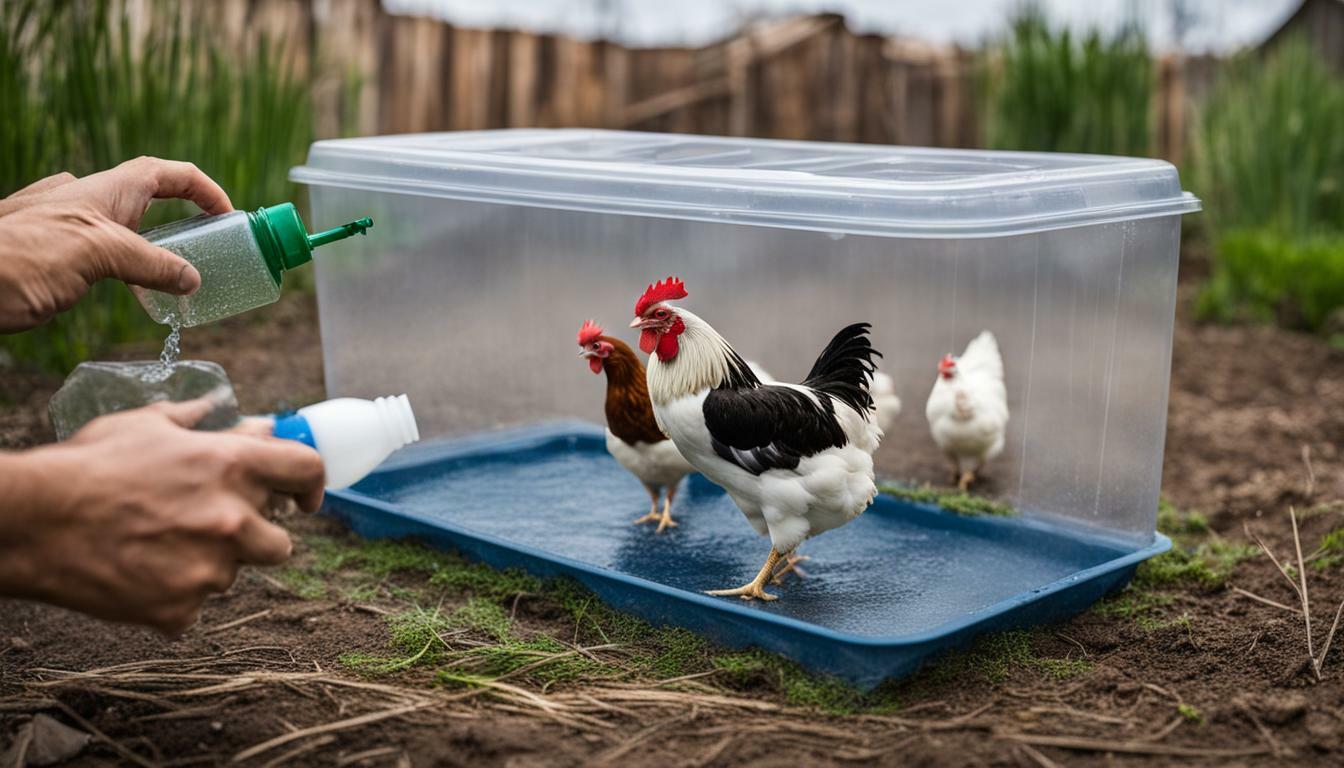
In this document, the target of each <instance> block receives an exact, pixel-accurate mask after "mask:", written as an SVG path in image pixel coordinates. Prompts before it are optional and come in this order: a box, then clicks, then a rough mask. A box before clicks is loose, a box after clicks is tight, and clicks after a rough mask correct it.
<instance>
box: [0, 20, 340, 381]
mask: <svg viewBox="0 0 1344 768" xmlns="http://www.w3.org/2000/svg"><path fill="white" fill-rule="evenodd" d="M128 6H129V4H122V3H118V2H114V1H113V0H87V1H80V0H55V1H54V2H40V1H33V0H5V1H4V2H0V111H2V112H3V114H4V115H5V117H4V119H3V120H0V195H6V194H9V193H10V192H12V191H14V190H15V189H18V188H20V187H22V186H24V185H26V184H28V183H30V182H32V181H34V180H36V179H38V178H41V177H43V176H46V175H49V174H52V173H56V172H58V171H70V172H71V173H74V174H76V175H84V174H87V173H91V172H94V171H98V170H102V169H105V168H110V167H112V166H114V165H116V164H117V163H119V162H121V161H123V160H127V159H130V158H133V157H136V156H138V155H156V156H159V157H167V158H173V159H181V160H189V161H191V162H194V163H195V164H196V165H197V166H199V167H200V168H201V169H202V170H203V171H205V172H206V173H207V174H209V175H210V176H212V177H213V178H215V179H216V180H217V181H219V183H220V184H221V185H222V186H223V187H224V189H225V190H227V191H228V193H229V196H230V198H231V199H232V201H233V203H234V206H235V207H238V208H255V207H258V206H261V205H266V204H271V203H275V202H279V201H284V200H294V199H296V198H298V197H299V196H300V192H301V190H300V189H299V188H297V187H296V186H295V185H293V184H291V183H290V182H289V181H288V180H287V175H288V169H289V167H290V166H292V165H294V164H296V163H297V162H300V161H302V160H303V158H304V155H305V153H306V151H307V148H308V145H309V143H310V142H311V140H312V138H313V108H312V100H311V97H310V88H309V84H308V82H307V81H306V79H305V78H304V77H303V76H302V75H300V74H299V73H298V71H297V68H296V67H295V66H294V65H293V62H292V60H291V58H290V57H289V56H287V51H286V47H285V44H284V41H277V40H271V39H267V38H259V39H256V40H253V41H251V42H250V43H249V44H248V45H247V49H246V50H234V49H231V48H226V47H225V46H224V45H223V44H221V43H220V42H219V41H218V36H217V34H216V33H215V30H212V29H210V28H209V27H208V26H207V24H206V21H205V20H204V19H201V18H196V19H191V18H186V17H185V16H184V15H183V11H182V6H181V5H179V4H177V3H168V2H151V3H148V4H145V5H143V6H140V7H141V8H142V9H144V10H146V11H147V12H146V13H145V14H144V17H143V19H134V20H133V19H132V17H131V15H130V13H129V10H128ZM194 212H195V210H194V207H192V206H191V205H190V204H187V203H176V202H162V203H155V205H154V206H153V207H152V208H151V209H150V211H149V213H148V215H147V216H146V218H145V222H144V224H145V226H150V225H153V224H155V223H160V222H163V221H168V220H172V219H174V218H180V217H183V216H188V215H191V214H192V213H194ZM162 333H163V331H162V329H160V328H159V327H158V326H155V325H154V324H153V322H152V321H150V320H149V318H148V317H147V316H146V315H145V313H144V311H143V310H142V309H141V308H140V307H139V305H138V304H137V303H136V301H135V299H134V298H133V297H132V296H131V294H130V292H129V291H127V290H126V288H125V287H124V286H122V285H119V284H114V283H103V284H99V285H97V286H95V287H94V290H93V291H92V292H91V294H90V295H89V296H88V297H86V298H85V299H84V301H82V302H81V303H80V305H79V306H78V307H77V308H76V309H74V310H73V311H71V312H68V313H66V314H64V315H61V316H60V317H58V318H56V319H55V320H53V321H52V322H50V323H48V324H46V325H44V326H42V327H41V328H38V329H36V330H33V331H29V332H27V333H23V334H18V335H15V336H9V337H0V345H2V346H0V349H3V350H4V351H6V352H7V353H8V355H9V356H10V357H11V358H12V359H13V361H15V362H16V363H17V364H20V365H33V366H38V367H41V368H44V369H47V370H51V371H55V372H65V371H67V370H69V369H70V368H72V367H73V366H74V365H75V364H77V363H78V362H80V361H81V360H84V359H87V358H88V357H90V356H92V355H96V354H98V353H99V352H101V351H103V350H105V349H107V348H108V347H109V346H111V345H113V344H117V343H121V342H126V341H132V340H139V339H145V338H152V337H155V336H158V335H161V334H162Z"/></svg>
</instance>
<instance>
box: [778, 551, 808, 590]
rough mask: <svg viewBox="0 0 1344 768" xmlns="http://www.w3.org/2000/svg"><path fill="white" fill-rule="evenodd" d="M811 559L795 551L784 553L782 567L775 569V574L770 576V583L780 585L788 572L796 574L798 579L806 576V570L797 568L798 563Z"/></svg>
mask: <svg viewBox="0 0 1344 768" xmlns="http://www.w3.org/2000/svg"><path fill="white" fill-rule="evenodd" d="M811 559H812V558H810V557H808V556H807V555H800V554H798V553H797V552H796V551H794V552H790V553H789V554H787V555H784V567H782V568H780V569H779V570H777V571H775V574H774V575H773V576H771V577H770V583H771V584H775V585H782V584H783V583H784V577H785V576H787V575H789V574H790V573H792V574H793V575H795V576H797V577H798V578H800V579H805V578H807V571H804V570H803V569H802V568H799V567H798V564H799V563H802V562H806V561H808V560H811Z"/></svg>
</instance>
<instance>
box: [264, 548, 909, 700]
mask: <svg viewBox="0 0 1344 768" xmlns="http://www.w3.org/2000/svg"><path fill="white" fill-rule="evenodd" d="M309 549H310V550H311V557H310V558H308V559H309V560H310V562H309V564H308V565H307V566H306V567H302V568H297V569H292V570H293V573H292V574H291V575H292V577H293V578H294V579H295V580H296V581H297V582H302V583H304V584H309V585H312V584H316V585H318V586H320V585H321V584H322V583H323V582H324V581H331V582H340V581H342V580H346V581H350V582H352V583H354V585H355V586H354V587H350V588H346V589H345V590H344V592H343V594H344V595H346V596H347V597H354V596H359V597H361V598H364V599H369V598H371V597H372V596H374V595H375V594H385V595H388V596H394V597H399V598H400V599H404V601H405V602H406V603H408V607H407V608H406V609H404V610H402V611H399V612H397V613H395V614H392V615H390V616H388V617H387V618H386V623H387V627H388V634H389V640H388V646H387V650H386V652H384V653H347V654H345V655H343V656H341V657H340V661H341V663H342V664H343V665H344V666H346V667H347V668H349V669H352V670H356V671H359V672H361V673H364V674H371V675H385V674H391V673H396V672H401V671H404V670H408V669H412V668H419V669H430V670H433V673H434V680H435V681H436V682H437V683H439V684H442V685H451V686H467V687H470V686H482V685H489V684H490V683H491V682H492V681H495V680H499V679H501V678H505V677H508V678H509V680H510V682H516V681H519V680H522V681H527V682H531V683H533V684H536V685H539V686H542V687H548V686H550V685H554V684H559V683H565V682H575V681H598V680H604V679H611V678H614V677H621V678H622V679H630V678H633V679H645V680H648V681H650V682H663V681H672V680H676V679H677V678H681V677H685V676H688V675H697V674H701V673H706V672H711V673H715V674H713V675H712V679H713V680H714V681H715V682H717V683H719V684H721V685H723V686H725V687H727V688H729V689H744V688H748V687H751V688H752V689H753V690H759V689H760V688H762V687H763V688H765V689H766V690H774V691H776V692H777V693H778V694H779V695H780V696H781V697H782V698H783V699H784V700H785V701H787V702H788V703H790V704H792V705H794V706H799V707H807V708H814V709H818V710H821V711H824V712H829V713H850V712H858V711H866V712H873V711H888V710H892V709H894V708H896V706H897V701H896V698H895V695H894V694H893V693H892V688H891V687H890V686H888V687H884V688H879V689H878V690H877V691H874V692H868V693H865V692H862V691H860V690H859V689H857V688H855V687H854V686H851V685H849V684H848V683H846V682H844V681H842V680H839V679H837V678H833V677H829V676H826V675H817V674H813V673H810V672H808V671H806V670H804V669H803V668H802V667H800V666H799V665H797V664H796V663H794V662H792V661H789V660H787V659H785V658H783V657H781V656H777V655H774V654H771V653H767V652H765V651H760V650H756V649H748V650H742V651H729V650H726V649H723V648H719V647H716V646H714V645H712V644H711V643H709V642H707V641H706V640H704V639H703V638H701V637H699V636H698V635H696V634H694V633H693V632H691V631H689V630H687V629H683V628H681V627H672V626H653V625H651V624H649V623H648V622H645V621H643V620H641V619H638V618H636V617H634V616H631V615H629V614H626V613H622V612H620V611H617V610H615V609H613V608H611V607H610V606H608V605H607V604H605V603H603V602H602V601H601V600H600V599H599V598H598V597H597V596H596V595H594V594H593V593H592V592H590V591H588V590H587V589H585V588H584V587H583V586H582V585H580V584H578V583H577V582H574V581H570V580H564V579H560V580H555V581H551V582H547V583H542V582H541V581H540V580H538V579H535V578H533V577H531V576H529V575H527V574H524V573H520V572H511V571H497V570H494V569H492V568H490V567H488V566H485V565H482V564H479V563H469V562H466V561H465V560H462V559H461V558H459V557H457V556H455V555H450V554H444V553H440V552H436V551H434V550H430V549H427V548H425V547H422V546H420V545H418V544H415V543H412V542H387V541H378V542H359V541H351V542H344V541H339V540H336V539H327V538H324V539H313V540H311V541H309ZM398 574H400V575H401V576H403V577H404V576H406V575H411V576H426V577H428V578H426V579H425V585H424V587H423V588H421V589H419V590H417V589H411V588H407V587H399V586H397V585H396V584H394V583H392V582H389V581H388V580H387V577H389V576H394V575H398ZM371 577H373V578H371ZM402 580H403V581H404V578H403V579H402ZM324 593H325V591H324ZM520 593H527V594H530V595H533V596H534V598H535V602H536V603H538V604H539V605H538V606H537V608H538V609H539V610H541V611H542V612H544V613H548V614H554V613H556V612H558V613H559V615H561V616H564V617H565V619H566V620H567V622H568V623H571V624H572V637H573V643H574V645H570V644H569V643H566V642H565V641H564V640H562V639H559V638H557V637H552V636H550V635H547V634H542V633H530V634H529V633H526V632H523V631H521V630H520V629H519V628H518V627H517V626H516V623H515V622H514V621H513V620H512V619H511V618H510V613H509V611H508V610H506V609H505V607H504V605H502V604H501V603H503V602H504V601H508V600H511V599H512V598H513V597H515V596H517V595H518V594H520ZM436 595H437V598H436V597H435V596H436ZM314 596H317V597H320V596H322V595H321V594H315V595H314ZM447 596H465V597H466V600H465V602H462V603H460V604H459V605H457V606H456V607H453V608H426V607H424V606H425V604H426V603H427V602H428V601H429V600H430V599H439V600H441V599H443V598H445V597H447ZM548 604H549V607H548ZM464 641H465V642H464ZM592 647H601V648H603V649H604V652H603V653H602V654H601V655H600V656H599V657H598V658H602V659H603V660H600V661H599V660H597V658H594V657H593V656H590V655H588V654H587V653H584V652H581V651H580V650H579V648H592Z"/></svg>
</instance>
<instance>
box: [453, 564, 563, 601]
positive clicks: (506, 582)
mask: <svg viewBox="0 0 1344 768" xmlns="http://www.w3.org/2000/svg"><path fill="white" fill-rule="evenodd" d="M429 583H430V584H432V585H434V586H436V587H444V588H446V589H448V590H449V591H450V592H455V593H458V594H474V595H479V596H481V597H488V598H490V599H492V600H503V599H504V598H507V597H513V596H514V595H518V594H522V593H528V592H539V591H541V588H542V585H541V580H540V579H538V578H536V577H535V576H532V575H531V574H529V573H526V572H524V571H519V570H513V569H509V570H503V571H500V570H496V569H494V568H491V567H490V566H488V565H485V564H484V563H471V562H467V561H466V560H463V559H461V558H454V559H453V560H452V561H451V562H449V563H447V564H445V567H443V568H441V569H440V570H438V571H436V572H435V573H434V575H433V576H430V577H429Z"/></svg>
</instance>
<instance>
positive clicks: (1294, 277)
mask: <svg viewBox="0 0 1344 768" xmlns="http://www.w3.org/2000/svg"><path fill="white" fill-rule="evenodd" d="M1342 161H1344V159H1342ZM1341 182H1344V172H1341ZM1214 265H1215V266H1214V271H1213V275H1212V276H1211V277H1210V279H1209V282H1208V284H1207V285H1205V286H1204V288H1203V290H1202V291H1201V292H1200V294H1199V298H1198V301H1197V302H1196V305H1195V311H1196V312H1197V314H1198V315H1199V316H1200V317H1202V318H1204V319H1207V320H1214V321H1217V322H1246V321H1249V322H1264V323H1271V322H1272V323H1278V324H1279V325H1281V326H1284V327H1287V328H1295V329H1298V330H1305V331H1326V330H1334V331H1335V332H1338V330H1339V327H1340V326H1341V324H1342V323H1344V314H1342V313H1341V308H1344V233H1340V232H1336V233H1313V234H1286V233H1282V232H1279V231H1276V230H1274V229H1270V228H1264V227H1256V228H1253V229H1236V230H1231V231H1228V232H1224V233H1222V234H1221V235H1220V237H1219V240H1218V246H1217V259H1216V261H1215V262H1214Z"/></svg>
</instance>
